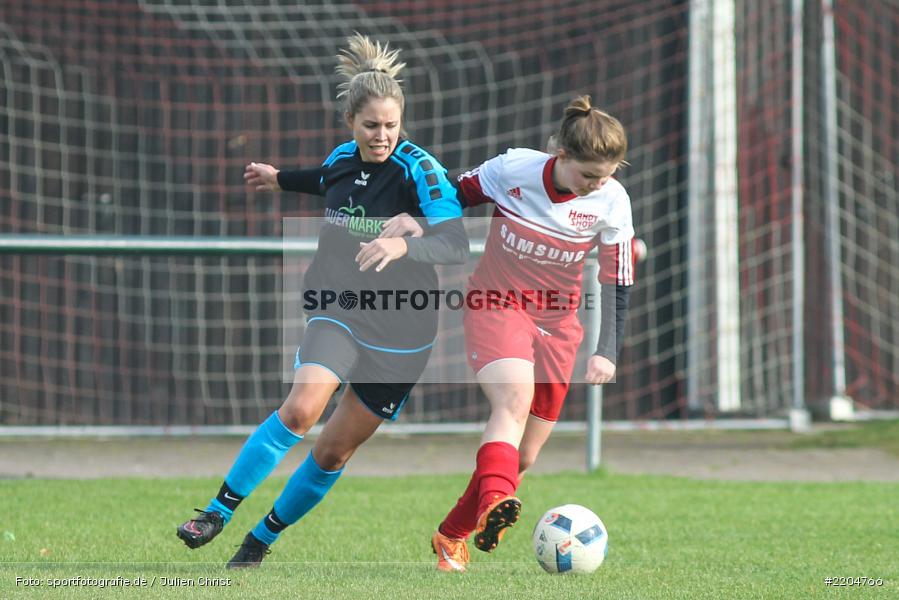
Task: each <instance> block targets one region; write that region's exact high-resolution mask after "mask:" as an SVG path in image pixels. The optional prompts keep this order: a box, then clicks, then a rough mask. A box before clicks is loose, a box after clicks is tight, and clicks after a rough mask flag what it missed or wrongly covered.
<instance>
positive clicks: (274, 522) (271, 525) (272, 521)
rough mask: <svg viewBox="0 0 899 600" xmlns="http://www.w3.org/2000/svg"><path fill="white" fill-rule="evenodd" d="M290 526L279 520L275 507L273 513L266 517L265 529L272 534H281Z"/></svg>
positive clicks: (270, 512)
mask: <svg viewBox="0 0 899 600" xmlns="http://www.w3.org/2000/svg"><path fill="white" fill-rule="evenodd" d="M288 525H289V523H285V522H284V521H282V520H281V519H280V518H278V515H277V513H276V512H275V509H274V507H273V508H272V509H271V511H269V513H268V514H267V515H265V528H266V529H268V530H269V531H271V532H272V533H281V532H282V531H284V530H285V529H287V526H288Z"/></svg>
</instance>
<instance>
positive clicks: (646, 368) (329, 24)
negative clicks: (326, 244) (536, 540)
mask: <svg viewBox="0 0 899 600" xmlns="http://www.w3.org/2000/svg"><path fill="white" fill-rule="evenodd" d="M784 4H789V3H783V2H773V1H765V2H742V1H741V2H736V3H735V6H736V8H737V14H736V31H735V33H736V37H735V39H736V68H737V74H738V75H737V77H738V81H737V85H738V90H739V98H740V99H739V102H738V106H737V111H738V118H739V123H740V125H739V130H738V157H737V158H738V171H739V188H738V193H739V211H740V212H739V236H740V239H739V259H740V260H739V282H740V283H739V285H740V300H741V304H740V331H741V337H740V340H741V346H740V358H741V360H740V364H741V371H740V376H739V385H740V389H741V392H742V394H741V396H742V401H743V402H742V407H741V409H740V411H739V413H740V414H743V415H750V416H753V417H770V416H782V415H783V413H784V411H785V410H786V409H787V408H789V405H790V397H791V393H792V389H791V374H792V370H791V369H792V366H791V365H792V364H793V361H792V354H791V349H790V338H791V333H792V324H791V320H790V312H789V309H790V300H791V296H790V292H789V290H790V282H791V280H792V277H793V276H794V273H793V271H792V270H791V266H790V260H789V259H790V256H791V252H792V247H793V246H792V240H791V236H790V234H789V232H790V227H791V221H790V214H789V210H788V209H789V206H790V174H791V172H792V171H791V169H792V168H793V165H791V163H790V155H789V152H788V150H789V143H790V142H789V140H790V131H791V124H790V109H791V106H792V98H791V95H790V89H791V87H790V74H791V63H790V51H789V49H790V39H791V38H790V14H789V10H788V7H784V6H783V5H784ZM806 4H812V3H806ZM689 9H690V3H689V2H687V1H681V2H670V1H667V0H666V1H662V0H649V1H641V2H637V1H630V0H595V1H594V2H591V3H584V2H578V1H575V0H554V1H551V2H546V1H543V0H520V1H519V2H515V3H509V2H472V1H469V0H461V1H459V2H453V3H443V2H434V1H430V0H427V1H413V0H401V1H397V2H364V1H360V2H339V1H338V2H332V1H321V2H316V1H313V2H296V1H294V0H260V1H256V2H249V1H242V0H241V1H238V0H204V1H187V0H110V1H108V2H102V3H99V2H90V1H87V0H55V1H52V2H50V1H48V2H34V1H25V0H4V2H2V3H0V77H2V85H0V231H2V232H4V233H17V234H18V233H31V234H34V233H39V234H64V235H71V234H97V235H160V236H233V237H243V236H261V237H274V238H277V237H279V236H281V235H282V233H283V230H282V227H283V225H282V223H283V219H285V218H289V217H299V216H313V215H318V214H319V213H318V211H317V210H316V209H315V206H316V205H317V203H316V200H315V199H312V198H309V197H304V196H297V195H294V194H257V193H253V192H250V191H248V190H247V188H246V186H245V185H244V184H243V181H242V173H243V168H244V165H245V164H246V163H247V162H249V161H261V162H268V163H272V164H275V165H278V166H283V167H290V166H308V165H315V164H319V163H320V162H321V161H322V159H323V158H324V157H325V156H327V154H328V152H329V151H330V150H331V149H332V148H333V147H334V146H335V145H336V144H338V143H340V142H342V141H345V140H346V139H348V137H349V134H348V132H347V131H346V128H345V125H344V124H343V121H342V117H341V116H340V115H339V114H338V107H337V104H336V103H335V101H334V95H335V92H336V84H337V78H336V77H335V75H334V66H335V59H334V55H335V54H336V52H337V50H338V48H340V47H341V46H342V45H343V44H344V40H345V38H346V36H347V35H349V34H351V33H352V32H353V31H360V32H363V33H365V34H367V35H370V36H371V37H373V38H375V39H379V40H389V41H390V42H391V44H392V45H393V46H394V47H397V48H400V49H402V58H403V60H404V61H406V62H407V63H408V66H407V68H406V70H405V72H404V79H405V81H404V88H405V91H406V97H407V106H406V115H405V117H406V129H407V130H408V131H409V133H410V135H411V137H412V138H413V139H414V140H415V141H416V142H418V143H420V144H422V145H423V146H425V147H427V148H429V149H430V150H432V151H433V153H434V154H435V155H436V156H438V157H439V158H440V160H441V161H442V162H443V164H444V165H446V166H447V167H448V168H449V169H450V171H451V173H456V172H459V171H461V170H463V169H467V168H469V167H471V166H474V165H477V164H478V163H480V162H482V161H483V160H485V159H487V158H490V157H492V156H494V155H496V154H498V153H500V152H503V151H504V150H505V149H506V148H508V147H511V146H527V147H534V148H541V147H543V146H544V144H545V143H546V140H547V138H548V137H549V135H550V134H551V133H553V131H554V129H555V128H556V127H557V125H558V121H559V118H560V116H561V112H562V109H563V107H564V106H565V105H566V104H567V102H568V101H569V100H570V99H571V98H572V97H573V96H575V95H577V94H580V93H589V94H591V95H592V97H593V100H594V103H595V104H597V105H598V106H601V107H603V108H604V109H606V110H608V111H609V112H610V113H612V114H614V115H616V116H617V117H619V118H620V120H621V121H622V122H623V123H624V125H625V127H626V128H627V131H628V136H629V145H630V148H631V149H630V151H629V154H628V161H629V163H630V166H628V167H627V168H626V169H624V170H623V171H622V172H621V173H620V179H621V180H622V182H623V183H624V185H625V186H626V187H627V189H628V191H629V193H630V196H631V198H632V202H633V211H634V222H635V225H636V230H637V235H638V237H640V238H642V239H644V240H645V241H646V243H647V245H648V248H649V254H648V259H647V260H646V261H645V262H642V263H639V264H638V266H637V286H636V288H635V291H634V293H633V294H632V296H631V312H630V319H629V324H628V333H627V335H626V339H625V343H624V350H623V352H622V355H621V358H620V361H619V363H620V366H619V370H618V375H617V383H616V384H615V385H612V386H608V387H607V388H606V389H605V391H604V407H605V417H606V418H608V419H628V420H634V419H680V418H687V417H691V416H697V415H701V416H704V417H716V416H720V413H719V410H718V409H717V407H716V406H715V403H714V400H713V398H714V393H715V385H716V382H715V380H714V378H708V379H707V380H704V383H703V385H702V386H700V388H699V398H700V400H701V404H700V406H688V402H687V391H686V390H687V381H686V378H687V376H688V369H687V360H688V347H689V343H688V342H689V340H688V336H689V335H690V333H689V332H688V329H687V323H686V320H685V317H684V315H685V311H686V308H687V304H688V298H689V294H690V290H689V289H688V285H687V282H688V280H689V277H688V276H689V272H688V271H689V269H688V231H687V218H688V205H687V189H688V185H689V164H688V157H687V154H688V153H687V137H688V113H689V106H688V101H687V98H688V89H687V88H688V77H687V73H688V68H689V65H688V47H689V22H690V18H689V17H690V14H689ZM835 14H836V15H837V19H836V23H837V35H836V39H837V48H838V60H837V67H838V74H839V78H838V92H839V93H838V96H839V97H838V108H839V111H838V112H839V140H840V145H839V153H840V154H839V156H840V171H839V181H840V198H839V200H840V212H839V215H840V231H841V236H840V247H841V249H842V255H841V256H842V258H841V260H842V263H841V273H842V275H843V285H844V296H843V297H844V300H845V304H844V306H845V311H844V321H843V330H844V331H845V334H846V358H847V368H846V372H847V377H848V381H847V383H848V393H849V394H850V395H851V396H852V397H853V398H855V399H857V400H858V401H860V402H864V403H866V404H867V405H869V406H872V407H877V408H896V407H897V402H899V400H897V398H899V395H897V383H899V380H897V377H899V376H897V373H899V368H897V367H899V352H897V350H896V343H895V340H896V337H897V332H896V325H895V319H894V318H893V317H892V315H895V314H897V311H899V300H897V298H899V272H897V265H899V245H897V240H899V220H897V214H899V202H897V195H896V191H895V188H896V185H895V180H894V178H895V177H896V175H897V174H896V167H895V165H896V164H899V162H897V159H899V156H897V150H899V147H897V142H896V140H897V139H899V112H897V111H896V106H899V98H897V88H896V87H895V85H894V84H893V80H894V79H895V77H894V75H895V74H896V73H897V69H899V63H897V59H896V58H895V57H896V56H899V47H897V46H899V44H897V42H896V40H897V39H899V38H897V36H896V35H895V34H896V31H897V28H899V6H897V5H896V3H895V2H890V1H888V0H875V1H872V2H866V3H864V6H861V5H860V4H859V3H855V2H851V1H848V0H844V1H839V2H836V7H835ZM820 16H821V15H820V14H818V11H817V9H814V10H810V11H809V12H808V14H807V22H808V23H807V25H806V29H807V36H806V47H807V56H808V57H809V58H808V59H807V61H808V62H809V63H810V65H811V66H809V65H806V70H807V72H809V73H811V72H812V70H813V69H814V68H817V66H818V64H819V60H820V57H819V56H818V55H817V52H818V49H817V47H816V46H815V44H817V43H818V42H819V39H817V38H816V37H815V36H816V32H818V31H819V29H820V27H819V26H820ZM816 27H817V28H818V29H816ZM818 80H819V76H818V75H810V76H809V77H808V80H807V84H806V94H805V98H806V100H805V104H806V106H807V108H808V110H807V113H806V114H807V117H806V123H805V125H806V127H807V128H808V129H809V132H810V133H809V134H808V135H807V136H806V139H807V150H808V153H807V154H808V155H807V158H806V164H805V167H806V170H805V173H806V180H805V183H806V188H807V195H806V197H805V198H806V200H805V208H806V214H807V222H806V223H805V233H806V236H807V240H806V264H807V268H806V275H805V277H806V284H807V290H808V299H807V301H806V307H807V316H806V320H805V325H806V332H807V333H806V339H805V350H804V351H805V352H806V359H805V364H806V370H807V375H806V383H807V385H806V389H807V395H808V397H809V399H813V398H814V397H819V396H827V395H830V394H831V393H832V392H833V390H832V389H831V387H830V384H829V383H828V382H829V381H830V379H829V375H830V373H829V372H828V369H830V368H831V362H830V354H829V350H830V348H831V346H832V340H831V337H830V336H829V333H828V332H829V331H830V330H829V329H828V325H827V324H828V322H829V319H830V313H829V312H828V307H827V306H826V305H825V304H826V303H825V302H823V301H822V300H821V299H822V298H824V296H825V292H824V290H826V289H828V286H829V285H830V281H829V279H828V278H827V277H826V261H825V247H826V242H825V239H824V238H825V236H826V231H825V229H824V228H823V226H822V225H821V223H822V219H823V214H824V210H823V208H822V207H823V196H824V193H823V188H822V186H821V183H820V181H821V179H822V178H823V177H824V175H825V173H824V163H823V157H822V156H821V155H820V154H819V152H818V149H817V148H818V146H817V145H816V142H815V140H816V139H817V138H818V137H819V134H818V128H819V126H820V123H821V119H822V118H823V117H822V115H821V113H820V110H819V109H818V108H817V107H818V101H819V100H818V96H817V95H816V94H817V91H816V90H817V87H816V86H817V84H818ZM709 259H710V260H711V257H709ZM281 266H282V265H281V259H280V257H275V256H272V257H268V256H234V255H227V256H221V257H210V256H195V257H189V256H132V255H123V256H87V255H82V256H44V255H40V256H39V255H25V254H18V255H16V254H6V255H0V289H2V291H0V424H6V425H31V424H37V425H43V424H49V425H56V424H103V425H105V424H115V425H176V424H188V425H217V424H256V423H258V422H259V421H260V420H261V419H262V418H264V417H265V415H267V414H268V413H270V412H271V410H273V409H274V408H275V407H277V406H278V405H279V404H280V402H281V400H282V399H283V397H284V395H285V394H286V391H287V388H286V385H285V384H284V383H283V382H282V377H281V369H282V365H283V358H284V357H283V356H282V353H281V340H280V339H279V335H280V331H281V329H280V327H281V325H280V324H281V318H282V317H283V312H284V310H285V308H284V307H283V306H282V303H281V291H280V289H279V285H280V283H279V278H280V274H281ZM708 317H709V323H710V327H709V330H708V331H706V332H704V333H703V335H705V336H707V338H708V340H710V343H711V340H713V339H714V336H715V331H714V318H715V315H714V313H713V312H711V311H710V312H709V313H708ZM585 343H586V344H593V343H594V341H593V340H589V341H587V342H585ZM437 359H441V360H444V358H440V357H437ZM445 360H449V359H448V358H445ZM712 366H713V365H704V368H705V367H708V368H711V367H712ZM578 368H583V365H579V366H578ZM486 414H487V405H486V402H485V401H484V399H483V397H482V396H480V395H479V392H478V390H477V389H476V388H475V386H473V385H471V384H470V383H466V384H461V383H460V384H459V385H442V386H432V385H421V386H418V387H417V388H416V389H415V391H414V393H413V396H412V397H411V398H410V401H409V403H408V405H407V408H406V409H405V410H404V412H403V414H402V415H401V417H400V422H404V421H405V422H410V423H435V422H441V423H442V422H465V421H478V420H483V419H484V418H485V417H486ZM585 414H586V389H585V387H584V386H583V385H576V386H574V387H573V388H572V390H571V393H570V395H569V398H568V402H567V406H566V409H565V412H564V413H563V415H562V418H563V419H566V420H575V419H583V418H584V416H585Z"/></svg>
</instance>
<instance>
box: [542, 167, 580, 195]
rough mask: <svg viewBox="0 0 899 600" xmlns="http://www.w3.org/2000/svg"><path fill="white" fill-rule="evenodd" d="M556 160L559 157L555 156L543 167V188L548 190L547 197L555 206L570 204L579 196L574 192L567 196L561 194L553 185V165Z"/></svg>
mask: <svg viewBox="0 0 899 600" xmlns="http://www.w3.org/2000/svg"><path fill="white" fill-rule="evenodd" d="M556 158H557V157H555V156H553V157H552V158H550V159H549V160H548V161H546V164H545V165H543V187H544V188H546V195H547V196H549V199H550V201H551V202H552V203H553V204H559V203H560V202H568V201H569V200H574V199H575V198H577V194H574V193H572V192H568V193H567V194H563V193H561V192H560V191H559V190H557V189H556V186H555V185H554V184H553V165H555V164H556Z"/></svg>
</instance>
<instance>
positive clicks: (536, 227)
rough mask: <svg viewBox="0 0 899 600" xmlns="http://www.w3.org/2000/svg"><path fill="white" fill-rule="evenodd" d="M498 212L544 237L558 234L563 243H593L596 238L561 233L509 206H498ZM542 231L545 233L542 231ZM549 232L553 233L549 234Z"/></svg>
mask: <svg viewBox="0 0 899 600" xmlns="http://www.w3.org/2000/svg"><path fill="white" fill-rule="evenodd" d="M496 210H497V211H499V212H501V213H508V214H510V215H512V216H513V217H515V218H516V219H519V220H521V221H524V222H525V223H527V224H528V225H532V226H533V227H529V228H528V229H530V230H531V231H535V232H537V233H542V234H543V235H550V237H554V236H552V233H557V234H559V235H560V236H562V238H563V241H566V242H568V243H570V244H583V243H585V242H589V241H591V240H592V239H593V238H594V237H596V236H592V235H576V234H574V233H566V232H564V231H560V230H558V229H553V228H552V227H550V226H548V225H544V224H543V223H538V222H536V221H532V220H530V219H526V218H525V217H523V216H521V215H520V214H518V213H517V212H515V211H514V210H510V209H509V208H508V207H507V206H501V205H499V204H497V205H496ZM493 216H494V217H495V216H496V213H494V215H493ZM506 218H507V219H508V217H506ZM513 222H514V221H513ZM541 229H542V230H544V231H541ZM547 232H551V233H547ZM578 238H580V239H578Z"/></svg>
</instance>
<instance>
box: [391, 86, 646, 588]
mask: <svg viewBox="0 0 899 600" xmlns="http://www.w3.org/2000/svg"><path fill="white" fill-rule="evenodd" d="M550 146H551V147H550V150H551V152H552V153H551V154H548V153H544V152H538V151H536V150H528V149H521V148H519V149H510V150H508V151H507V152H506V153H505V154H502V155H500V156H497V157H495V158H492V159H490V160H488V161H487V162H485V163H483V164H482V165H480V166H479V167H478V168H476V169H474V170H471V171H469V172H467V173H464V174H463V175H461V176H460V177H459V181H458V184H459V193H460V196H461V199H462V201H463V204H466V205H467V206H474V205H478V204H482V203H485V202H492V203H493V204H494V206H495V209H494V213H493V217H494V218H493V219H491V227H490V233H489V235H488V238H487V244H486V249H485V253H484V256H483V258H482V259H481V261H480V262H479V263H478V266H477V268H476V269H475V272H474V273H473V274H472V276H471V278H470V280H469V289H468V295H469V296H470V295H471V294H472V293H474V294H475V295H479V294H480V295H481V296H484V297H487V298H489V294H488V292H490V291H493V292H494V293H497V292H498V293H499V295H500V296H501V298H502V301H501V302H498V303H496V305H494V306H490V304H489V302H488V303H486V304H485V303H481V308H480V309H477V306H474V305H473V304H472V303H469V304H468V305H467V310H466V312H465V315H464V326H465V338H466V350H467V354H468V361H469V364H470V365H471V367H472V369H473V370H474V371H475V373H476V377H477V380H478V382H479V383H480V385H481V388H482V389H483V390H484V394H485V395H486V396H487V398H488V400H489V402H490V417H489V419H488V421H487V425H486V428H485V430H484V435H483V437H482V438H481V447H480V449H479V450H478V453H477V462H476V465H477V466H476V468H475V471H474V474H473V475H472V476H471V480H470V481H469V484H468V487H467V488H466V490H465V492H464V493H463V494H462V496H461V498H459V501H458V503H457V504H456V506H455V507H454V508H453V509H452V510H450V512H449V514H448V515H447V516H446V518H445V519H444V520H443V522H442V523H441V524H440V526H439V527H438V529H437V532H436V533H435V534H434V536H433V538H432V540H431V546H432V548H433V550H434V552H435V553H436V554H437V557H438V562H437V567H438V568H439V569H440V570H443V571H464V570H465V565H466V564H467V563H468V561H469V555H468V549H467V546H466V539H467V538H468V536H469V535H471V533H472V532H473V531H474V532H475V538H474V539H475V546H476V547H477V548H478V549H480V550H483V551H485V552H490V551H492V550H493V549H494V548H496V546H497V544H498V543H499V541H500V539H501V538H502V536H503V534H504V533H505V529H506V528H507V527H510V526H511V525H513V524H514V523H515V522H516V521H517V520H518V516H519V513H520V510H521V502H520V501H519V500H518V498H516V497H515V496H514V494H515V490H516V489H517V487H518V485H519V483H520V482H521V478H522V476H523V475H524V472H525V471H526V470H527V468H528V467H529V466H531V465H532V464H533V463H534V461H535V460H536V458H537V455H538V453H539V452H540V449H541V448H542V447H543V444H544V443H545V442H546V440H547V439H548V437H549V435H550V432H551V431H552V428H553V425H554V424H555V422H556V421H557V420H558V417H559V413H560V412H561V409H562V404H563V402H564V400H565V395H566V394H567V392H568V387H569V382H570V380H571V375H572V372H573V369H574V362H575V358H576V353H577V349H578V346H579V345H580V342H581V340H582V338H583V330H582V328H581V326H580V323H579V322H578V319H577V314H576V309H577V300H573V299H577V298H579V296H580V289H581V280H582V276H583V265H584V257H586V256H587V254H588V253H589V251H590V250H591V249H592V248H593V247H594V246H597V245H598V246H599V261H600V276H599V277H600V283H601V300H602V326H601V333H600V337H599V341H598V344H597V346H596V352H595V353H594V354H593V355H592V356H591V357H590V359H589V360H588V361H587V366H586V374H585V380H586V381H587V382H588V383H591V384H602V383H606V382H608V381H611V380H612V379H613V377H614V376H615V363H616V360H617V353H618V350H619V348H620V344H619V343H618V342H620V340H621V338H622V335H623V329H624V322H625V320H626V317H627V306H628V292H629V286H630V285H632V284H633V281H634V280H633V261H632V248H631V241H632V239H633V235H634V229H633V224H632V217H631V206H630V198H629V197H628V195H627V192H626V191H625V189H624V187H623V186H622V185H621V184H620V183H619V182H618V181H616V180H615V179H613V178H612V176H613V175H614V174H615V171H616V170H617V169H618V166H619V165H621V164H622V163H623V162H624V156H625V153H626V151H627V137H626V135H625V132H624V128H623V127H622V126H621V123H620V122H619V121H618V120H617V119H615V118H614V117H612V116H610V115H608V114H607V113H605V112H603V111H601V110H599V109H598V108H596V107H594V106H592V105H591V103H590V97H589V96H581V97H579V98H576V99H575V100H573V101H572V102H571V103H570V104H569V105H568V106H567V107H566V109H565V114H564V118H563V119H562V124H561V126H560V128H559V131H558V133H557V134H556V135H555V136H554V137H553V138H552V139H551V142H550ZM552 146H555V147H552ZM385 231H387V232H389V233H390V234H392V235H396V234H397V233H401V232H402V233H410V232H413V231H414V225H413V223H412V221H411V219H407V218H405V217H402V216H399V217H396V218H394V219H393V220H392V221H391V222H390V223H389V224H388V225H387V226H386V227H385ZM616 340H617V342H616Z"/></svg>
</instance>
